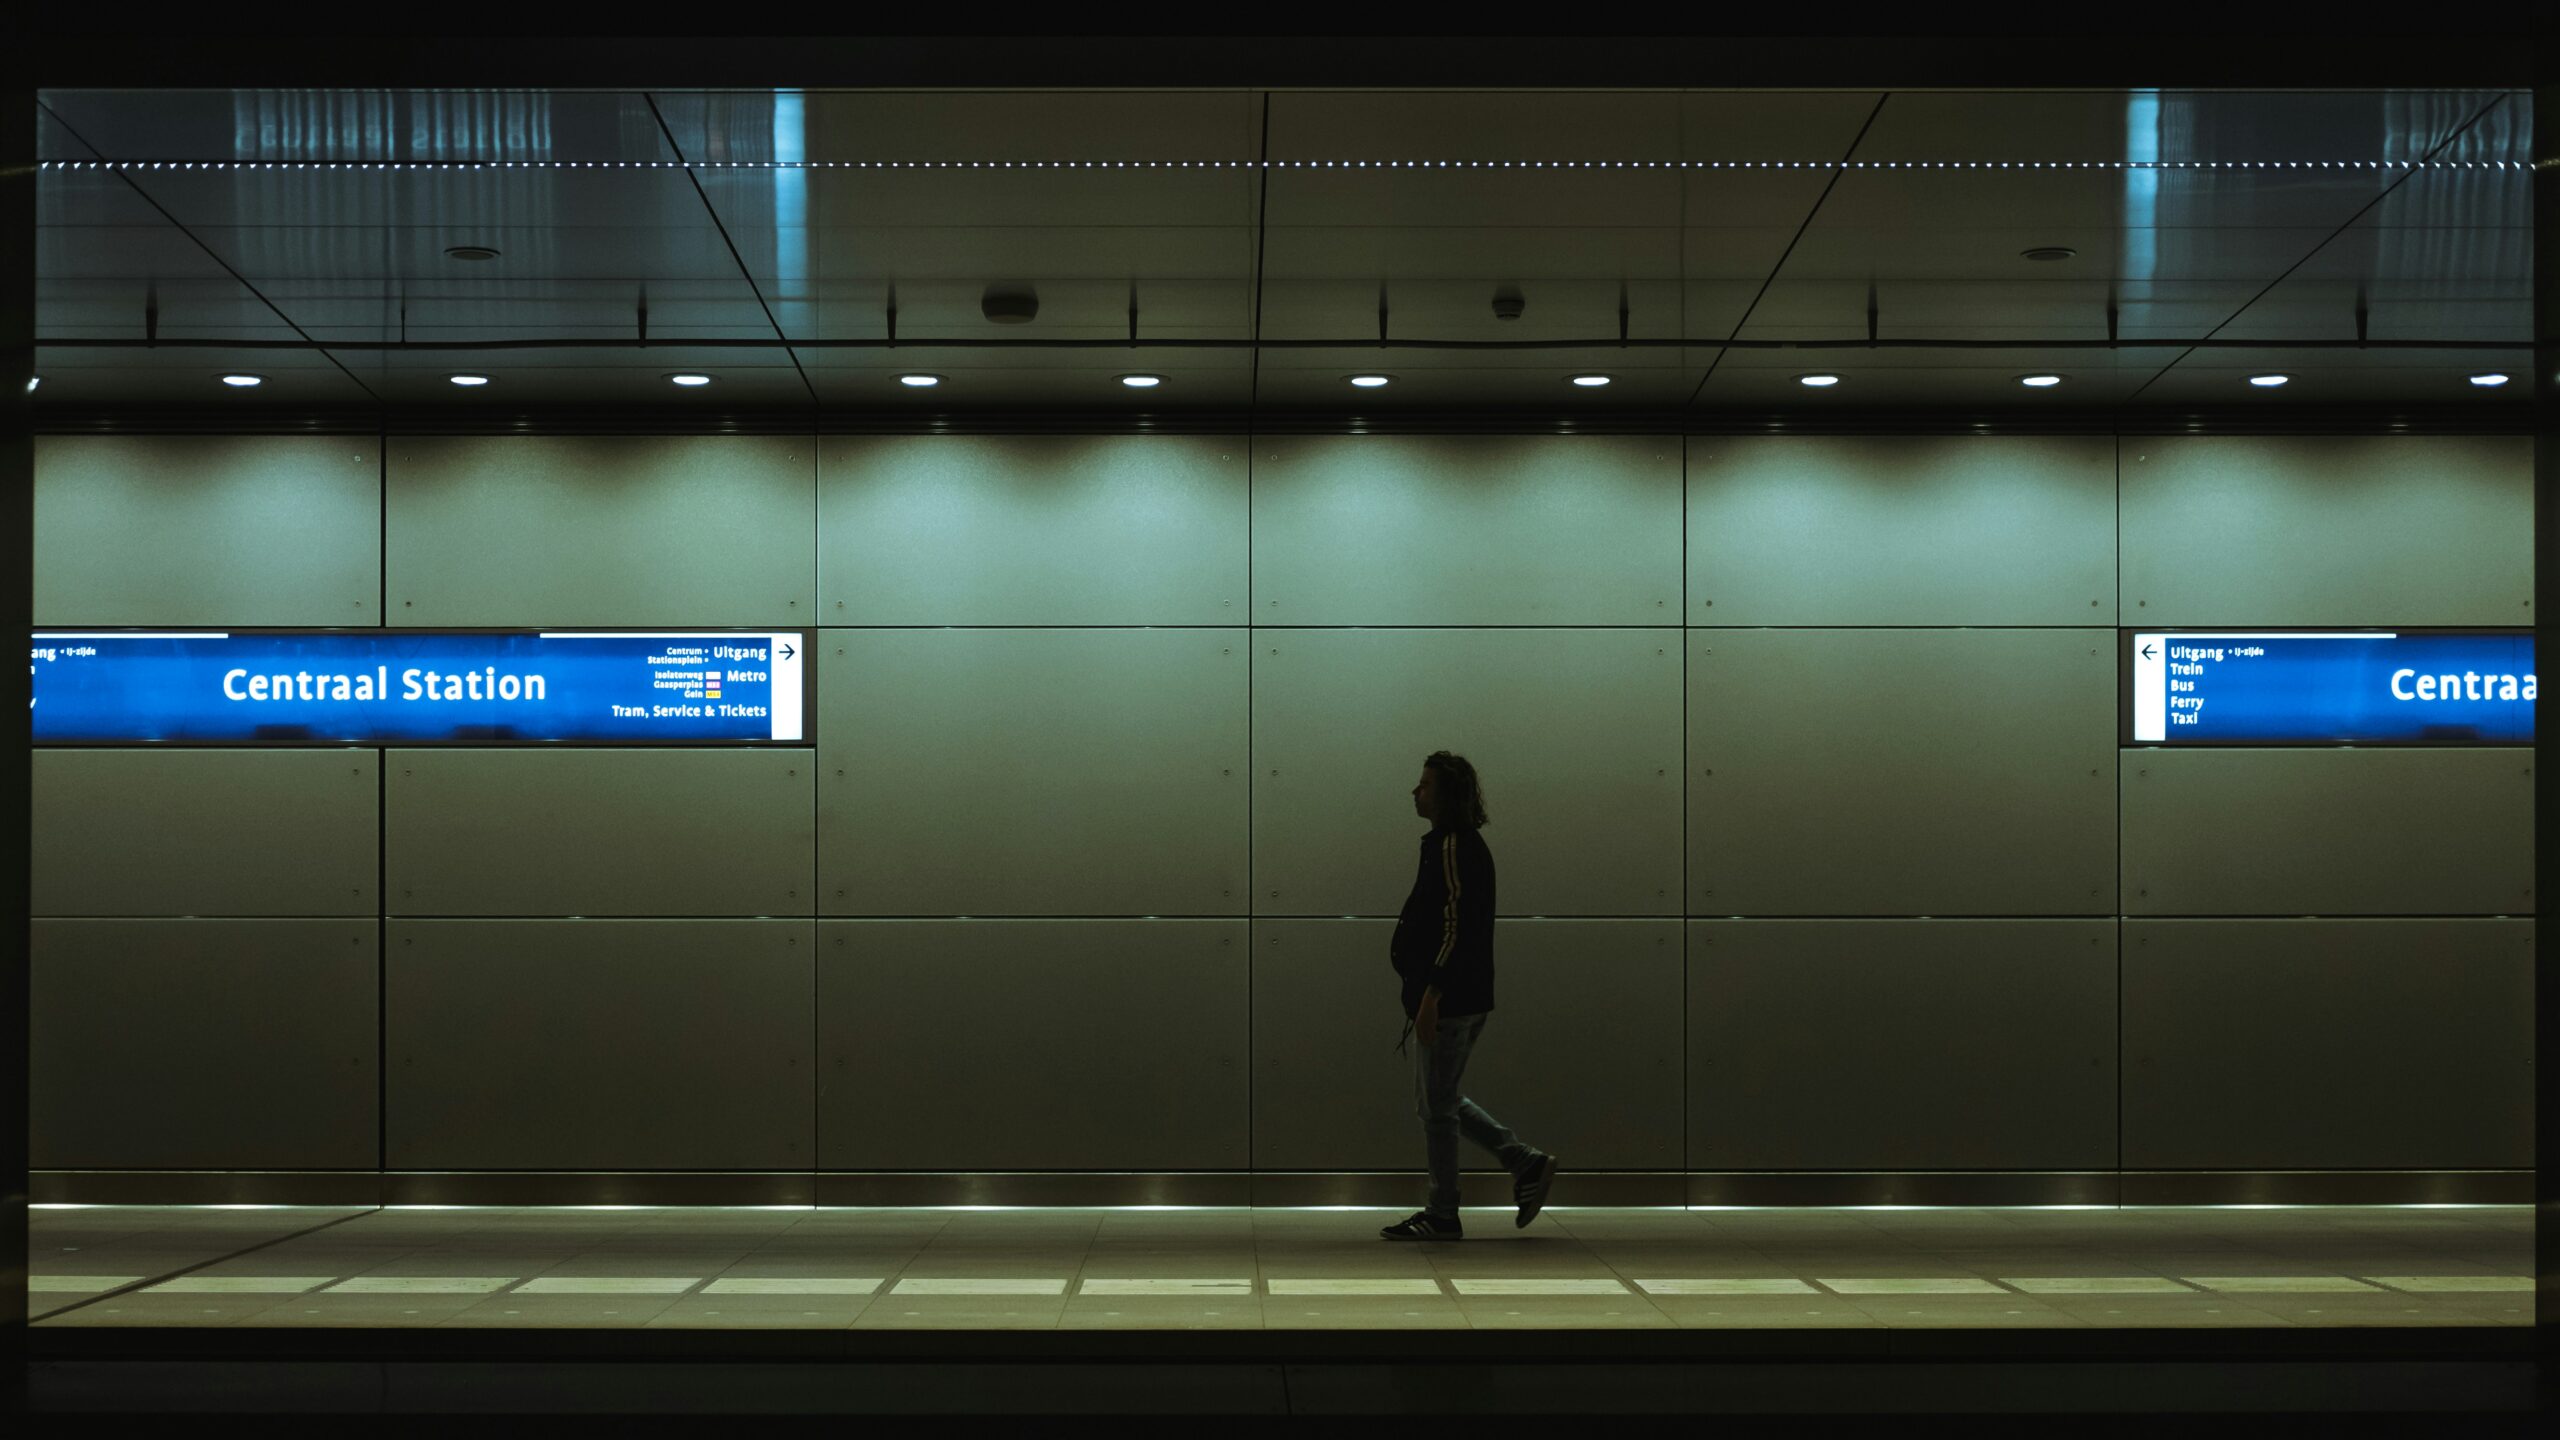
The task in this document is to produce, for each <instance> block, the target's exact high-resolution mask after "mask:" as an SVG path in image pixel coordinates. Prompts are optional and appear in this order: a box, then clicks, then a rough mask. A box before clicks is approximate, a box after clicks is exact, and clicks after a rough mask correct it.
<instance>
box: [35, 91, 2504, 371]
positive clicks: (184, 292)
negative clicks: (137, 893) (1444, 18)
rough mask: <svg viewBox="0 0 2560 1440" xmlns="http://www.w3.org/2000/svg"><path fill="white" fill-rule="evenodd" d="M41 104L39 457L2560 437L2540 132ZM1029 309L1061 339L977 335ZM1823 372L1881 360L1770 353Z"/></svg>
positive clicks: (1777, 103) (1524, 108)
mask: <svg viewBox="0 0 2560 1440" xmlns="http://www.w3.org/2000/svg"><path fill="white" fill-rule="evenodd" d="M40 102H41V109H42V114H41V116H40V120H39V132H38V134H39V144H40V155H41V158H42V160H43V161H44V162H45V168H44V169H43V170H42V172H41V173H40V175H39V182H40V183H39V197H38V204H39V214H38V221H39V245H38V309H37V335H38V346H39V349H38V363H37V369H38V373H39V374H40V375H41V376H42V377H43V378H42V384H41V388H40V389H39V390H38V392H37V394H36V396H35V400H36V404H37V409H38V414H39V417H40V419H41V416H42V415H43V414H44V413H45V412H46V411H48V410H51V411H56V412H59V413H69V412H73V411H81V410H89V411H95V410H99V409H109V408H115V407H142V408H148V407H174V406H186V407H193V406H203V405H226V406H234V407H237V408H239V409H240V410H242V411H243V412H248V413H254V412H256V411H257V410H260V409H268V410H279V411H281V410H369V409H397V410H402V411H437V412H451V413H453V414H455V415H468V414H470V413H473V412H475V411H482V410H492V409H495V410H506V411H521V410H540V409H542V408H544V407H590V408H608V409H614V408H637V407H648V408H650V409H652V410H664V409H669V408H680V407H686V406H694V407H711V406H716V407H720V408H723V409H728V410H772V411H793V410H797V411H801V412H804V413H805V412H807V411H809V410H811V409H812V408H815V409H817V410H820V411H822V412H827V413H838V412H841V413H850V414H873V413H876V414H881V415H897V414H902V413H921V412H927V411H930V412H935V413H952V412H960V413H965V412H969V411H979V410H987V411H992V410H1038V411H1049V412H1092V413H1095V414H1099V415H1108V414H1112V413H1129V412H1136V411H1140V410H1144V411H1149V412H1155V413H1167V412H1180V411H1184V410H1199V411H1214V412H1235V411H1242V410H1246V409H1248V408H1251V409H1256V410H1263V411H1271V412H1282V413H1285V412H1309V413H1323V412H1340V411H1345V410H1350V409H1355V408H1356V409H1359V410H1362V411H1365V412H1371V413H1377V414H1382V415H1391V414H1393V413H1396V412H1397V411H1399V410H1411V411H1416V412H1454V411H1523V412H1540V413H1577V414H1591V415H1594V416H1603V417H1605V416H1607V415H1610V414H1625V413H1634V412H1646V413H1675V414H1687V415H1692V416H1698V417H1713V416H1715V415H1718V414H1730V413H1745V412H1765V411H1769V410H1773V409H1781V408H1791V407H1799V408H1800V407H1803V406H1806V405H1814V406H1820V405H1823V404H1831V403H1837V404H1839V405H1841V406H1844V407H1874V406H1883V407H1900V408H1907V409H1926V410H1944V411H1949V412H1958V411H1971V410H1980V409H1982V408H1983V407H2018V406H2033V405H2036V404H2048V403H2049V404H2053V405H2056V406H2077V407H2098V408H2104V409H2109V410H2118V411H2135V412H2141V411H2177V410H2189V409H2194V408H2196V407H2221V406H2247V405H2251V404H2263V405H2268V406H2283V405H2298V404H2318V405H2330V406H2360V407H2422V408H2432V407H2445V406H2474V407H2480V408H2481V410H2482V411H2483V413H2484V414H2487V413H2496V412H2502V411H2510V410H2512V411H2514V412H2515V413H2518V414H2521V413H2522V408H2523V407H2524V406H2525V405H2526V402H2527V401H2528V399H2529V395H2528V392H2529V390H2530V386H2529V384H2528V383H2526V380H2527V372H2528V367H2529V365H2530V350H2529V335H2530V321H2531V315H2530V301H2531V288H2532V287H2531V230H2530V221H2529V206H2528V192H2529V183H2530V181H2529V177H2530V171H2529V169H2528V168H2527V164H2528V161H2529V148H2528V140H2529V137H2530V133H2531V129H2532V126H2531V114H2530V96H2529V95H2528V94H2526V93H2524V92H2521V91H2502V90H2396V91H2364V92H2354V91H2322V92H2280V93H2236V92H2222V91H2210V92H2205V91H2198V92H2176V91H2151V90H2092V91H2043V92H2032V93H2030V92H1959V91H1925V90H1924V91H1893V92H1881V91H1793V92H1770V91H1699V90H1686V91H1683V90H1653V91H1555V90H1520V91H1510V92H1448V91H1434V92H1388V91H1334V92H1322V91H1292V90H1278V91H1260V90H1242V89H1234V90H1215V91H1206V90H1203V91H1065V90H1061V91H1045V92H1031V91H991V92H975V93H970V92H953V91H939V92H926V91H877V90H874V91H844V92H829V91H805V92H804V91H771V90H766V91H727V92H702V91H672V92H649V93H639V92H594V91H565V90H564V91H521V90H510V91H456V90H443V91H429V90H413V91H380V90H365V91H355V90H349V91H323V90H244V91H108V90H54V91H47V92H43V93H42V95H41V97H40ZM463 246H478V247H486V248H488V249H493V250H495V251H496V252H497V255H496V257H495V258H493V259H484V260H465V259H456V258H452V257H451V256H450V255H449V253H448V252H449V251H450V250H452V249H453V248H454V247H463ZM2043 247H2062V248H2065V249H2068V250H2070V251H2071V252H2073V253H2071V254H2070V255H2069V256H2068V257H2066V258H2061V259H2051V260H2035V259H2028V258H2025V255H2024V252H2027V251H2029V250H2033V249H2038V248H2043ZM990 285H996V286H999V287H1002V288H1009V289H1022V288H1028V289H1029V290H1031V291H1033V292H1036V295H1037V299H1038V308H1037V316H1036V318H1033V319H1031V320H1029V321H1028V322H1027V323H1019V324H1001V323H997V322H995V321H993V320H991V319H989V318H988V316H987V314H986V313H985V312H984V310H983V309H982V302H983V300H984V298H985V296H986V293H987V290H988V287H989V286H990ZM1506 287H1508V288H1510V289H1516V291H1517V293H1518V296H1519V299H1520V314H1519V315H1518V318H1516V319H1508V320H1506V319H1501V318H1497V316H1496V314H1495V296H1496V293H1497V291H1499V290H1503V289H1505V288H1506ZM644 306H645V312H646V319H645V326H646V331H645V333H646V337H647V340H648V342H649V343H648V344H647V345H645V346H644V345H642V344H640V343H638V342H639V341H640V338H641V335H642V333H643V332H642V325H643V319H642V311H643V307H644ZM893 306H894V327H895V328H894V338H895V340H896V341H897V342H898V343H897V344H896V345H895V346H894V347H892V346H890V344H889V343H888V342H889V341H890V340H891V339H892V338H893V333H892V328H891V327H892V324H893V319H892V314H893ZM2111 310H2112V312H2113V314H2112V317H2111V315H2110V311H2111ZM1871 311H1872V317H1873V318H1872V321H1871V320H1870V313H1871ZM1382 330H1383V334H1384V336H1385V338H1386V339H1387V341H1388V342H1389V344H1388V345H1387V346H1385V347H1381V346H1380V345H1379V344H1378V343H1377V342H1378V341H1379V339H1380V336H1381V333H1382ZM1133 333H1134V335H1135V337H1136V343H1135V344H1134V345H1133V344H1132V343H1131V336H1132V334H1133ZM2360 335H2361V337H2362V338H2363V339H2364V340H2365V341H2367V342H2368V348H2357V347H2356V345H2355V343H2354V342H2356V341H2357V340H2358V339H2359V337H2360ZM1622 336H1623V338H1624V339H1625V341H1626V342H1628V343H1626V344H1623V345H1622V344H1620V343H1619V341H1620V339H1621V337H1622ZM2111 336H2112V337H2113V339H2114V340H2116V341H2117V342H2119V343H2116V344H2113V345H2110V344H2109V343H2107V342H2109V340H2110V338H2111ZM1871 337H1872V338H1873V339H1874V340H1876V341H1878V342H1881V343H1880V344H1878V345H1876V346H1874V347H1872V348H1870V346H1869V345H1868V343H1867V342H1868V341H1869V339H1870V338H1871ZM146 341H150V342H156V343H151V344H146V343H145V342H146ZM1822 341H1831V342H1843V341H1845V342H1853V343H1852V344H1851V345H1850V347H1849V348H1840V349H1808V348H1775V347H1776V346H1777V344H1778V342H1822ZM2199 341H2201V342H2207V343H2205V344H2202V345H2196V344H2190V343H2188V342H2199ZM179 342H184V343H179ZM1736 342H1741V343H1736ZM1914 342H1943V343H1914ZM2159 342H2178V343H2175V344H2162V343H2159ZM2304 342H2319V344H2318V345H2317V346H2313V345H2308V344H2305V343H2304ZM2418 342H2424V343H2423V344H2420V343H2418ZM684 371H698V372H701V373H704V374H708V375H710V376H712V377H713V380H712V383H711V384H710V385H708V386H705V387H700V388H698V389H694V390H681V389H679V388H677V387H675V386H673V385H671V384H670V383H669V382H668V381H667V379H666V378H665V377H666V376H668V375H669V374H671V373H676V372H684ZM1814 371H1825V372H1832V373H1837V374H1838V375H1840V376H1841V377H1842V383H1841V384H1839V385H1838V386H1836V387H1833V388H1832V389H1831V390H1828V391H1824V392H1819V393H1817V392H1812V391H1809V390H1808V389H1807V388H1806V387H1804V386H1802V385H1801V384H1800V383H1799V377H1800V376H1802V375H1804V374H1806V373H1807V372H1814ZM2483 371H2503V372H2506V373H2510V374H2513V375H2515V376H2516V377H2517V381H2516V383H2513V384H2510V385H2508V386H2506V387H2504V388H2503V389H2484V388H2482V387H2479V386H2475V385H2473V384H2471V383H2470V382H2469V379H2468V377H2469V376H2470V375H2472V374H2475V373H2480V372H2483ZM225 372H246V373H254V374H259V375H262V376H264V377H265V383H264V384H263V385H261V386H259V387H257V388H256V389H254V390H246V391H229V390H226V389H225V388H224V387H223V386H221V385H220V384H219V383H218V382H217V380H216V378H215V377H217V376H218V375H220V374H223V373H225ZM1131 372H1146V373H1152V374H1157V375H1161V376H1163V377H1164V379H1165V383H1164V384H1163V385H1161V386H1160V387H1157V388H1155V389H1153V390H1151V391H1144V392H1141V391H1137V390H1132V389H1129V388H1127V387H1125V386H1123V385H1121V384H1120V383H1118V377H1119V376H1121V375H1123V374H1127V373H1131ZM1367 372H1376V373H1383V374H1386V375H1388V376H1390V377H1392V381H1391V383H1390V384H1388V385H1387V386H1385V387H1384V388H1382V389H1375V390H1355V389H1354V388H1353V387H1351V386H1350V385H1349V384H1348V383H1347V381H1346V377H1347V376H1350V375H1352V374H1356V373H1367ZM2270 372H2272V373H2282V374H2285V375H2288V376H2290V377H2291V379H2290V382H2289V383H2288V384H2287V385H2286V386H2285V387H2283V388H2282V389H2281V390H2273V391H2270V390H2263V389H2258V388H2256V387H2252V386H2250V385H2248V384H2247V383H2246V378H2247V377H2248V376H2250V375H2252V374H2259V373H2270ZM455 373H470V374H481V375H486V376H488V377H490V383H489V384H488V385H486V386H483V387H479V388H475V389H463V388H460V387H457V386H455V385H453V384H451V383H449V381H448V379H447V377H448V376H449V375H452V374H455ZM910 373H929V374H935V375H939V376H942V377H944V378H943V382H942V383H941V384H940V385H938V386H936V387H934V388H933V389H930V390H920V389H914V388H910V387H907V386H904V385H902V384H900V383H899V379H898V377H899V376H900V375H902V374H910ZM2032 373H2051V374H2056V375H2060V376H2062V377H2063V380H2062V383H2061V384H2059V385H2057V386H2053V387H2051V388H2048V389H2041V390H2029V389H2027V388H2025V387H2023V386H2021V385H2020V384H2019V377H2021V376H2022V375H2027V374H2032ZM1576 374H1605V375H1607V376H1609V377H1610V380H1611V383H1609V384H1608V385H1607V386H1605V387H1600V388H1579V387H1575V386H1572V385H1570V384H1568V377H1570V376H1573V375H1576Z"/></svg>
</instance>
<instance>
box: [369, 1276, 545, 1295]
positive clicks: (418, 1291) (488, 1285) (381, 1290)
mask: <svg viewBox="0 0 2560 1440" xmlns="http://www.w3.org/2000/svg"><path fill="white" fill-rule="evenodd" d="M521 1278H523V1277H521V1276H515V1275H355V1276H350V1277H349V1278H347V1279H344V1280H341V1281H339V1282H338V1283H337V1284H335V1285H332V1286H330V1287H329V1288H328V1289H326V1290H323V1291H321V1292H319V1293H321V1294H323V1295H486V1294H489V1293H491V1292H492V1291H497V1290H504V1289H505V1288H507V1287H508V1286H510V1285H512V1284H514V1283H516V1281H517V1280H519V1279H521Z"/></svg>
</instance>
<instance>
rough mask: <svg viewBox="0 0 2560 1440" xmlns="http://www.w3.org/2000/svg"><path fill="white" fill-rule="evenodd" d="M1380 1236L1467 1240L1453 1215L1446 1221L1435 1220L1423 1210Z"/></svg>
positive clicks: (1390, 1238) (1390, 1227)
mask: <svg viewBox="0 0 2560 1440" xmlns="http://www.w3.org/2000/svg"><path fill="white" fill-rule="evenodd" d="M1378 1234H1379V1235H1380V1236H1381V1237H1383V1238H1385V1239H1388V1240H1464V1239H1466V1238H1467V1232H1466V1231H1465V1229H1463V1228H1462V1227H1460V1225H1459V1224H1458V1218H1457V1217H1456V1216H1454V1215H1452V1216H1450V1217H1449V1218H1448V1219H1446V1220H1435V1219H1433V1218H1432V1217H1431V1215H1430V1213H1429V1212H1428V1211H1423V1210H1417V1211H1415V1212H1413V1214H1412V1215H1411V1216H1409V1217H1407V1218H1406V1219H1403V1220H1399V1221H1397V1222H1396V1223H1395V1224H1393V1225H1389V1226H1387V1227H1385V1228H1384V1229H1382V1230H1380V1231H1379V1232H1378Z"/></svg>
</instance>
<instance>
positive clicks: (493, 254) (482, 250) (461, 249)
mask: <svg viewBox="0 0 2560 1440" xmlns="http://www.w3.org/2000/svg"><path fill="white" fill-rule="evenodd" d="M444 258H446V259H447V260H495V259H497V258H498V252H497V251H495V250H492V249H490V248H489V247H488V246H486V245H449V246H446V247H445V252H444Z"/></svg>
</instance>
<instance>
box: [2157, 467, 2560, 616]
mask: <svg viewBox="0 0 2560 1440" xmlns="http://www.w3.org/2000/svg"><path fill="white" fill-rule="evenodd" d="M2119 446H2120V454H2121V464H2120V469H2121V471H2122V473H2123V478H2124V557H2123V558H2124V568H2123V577H2124V592H2123V594H2124V599H2123V605H2122V608H2121V610H2120V612H2119V613H2120V614H2121V615H2122V616H2123V620H2122V622H2121V623H2123V624H2126V625H2134V626H2157V625H2186V626H2211V627H2216V628H2241V627H2246V626H2252V625H2530V624H2532V623H2533V607H2532V606H2531V605H2529V604H2528V603H2526V602H2528V601H2530V600H2531V599H2532V598H2533V440H2532V437H2530V436H2523V435H2465V436H2436V435H2423V436H2420V435H2398V436H2352V437H2350V436H2297V435H2287V436H2202V435H2197V436H2131V435H2129V436H2125V437H2123V439H2122V440H2121V441H2120V442H2119Z"/></svg>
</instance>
